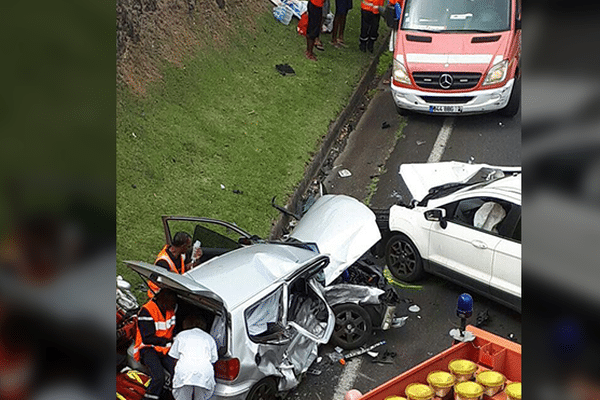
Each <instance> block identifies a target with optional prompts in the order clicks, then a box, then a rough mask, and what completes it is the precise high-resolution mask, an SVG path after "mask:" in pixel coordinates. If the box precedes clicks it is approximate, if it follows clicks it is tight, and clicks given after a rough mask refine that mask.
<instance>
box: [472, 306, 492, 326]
mask: <svg viewBox="0 0 600 400" xmlns="http://www.w3.org/2000/svg"><path fill="white" fill-rule="evenodd" d="M489 318H490V315H489V313H488V310H487V309H485V310H483V311H481V312H480V313H479V314H477V319H476V321H475V326H476V327H478V328H479V327H481V326H482V325H484V324H485V323H486V322H487V320H488V319H489Z"/></svg>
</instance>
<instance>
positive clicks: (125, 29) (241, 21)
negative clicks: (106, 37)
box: [116, 0, 272, 96]
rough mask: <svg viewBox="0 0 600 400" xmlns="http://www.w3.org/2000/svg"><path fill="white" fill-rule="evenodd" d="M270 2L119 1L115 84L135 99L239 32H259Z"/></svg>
mask: <svg viewBox="0 0 600 400" xmlns="http://www.w3.org/2000/svg"><path fill="white" fill-rule="evenodd" d="M271 7H272V3H271V2H270V1H269V0H245V1H242V0H117V37H116V39H117V79H118V80H119V81H120V82H123V83H125V84H126V85H127V86H128V87H129V88H131V90H132V92H133V93H134V94H136V95H139V96H143V95H145V93H146V89H147V87H148V84H150V83H152V82H156V81H158V80H160V79H161V78H162V75H161V72H160V69H161V65H162V63H164V62H167V63H170V64H172V65H175V66H177V67H182V66H183V65H184V62H185V60H186V59H187V58H188V57H191V56H193V55H194V54H195V53H196V52H197V51H200V50H202V49H204V48H205V47H207V46H209V47H211V48H220V49H224V48H226V47H227V44H228V42H229V38H231V37H232V36H233V35H234V34H236V33H237V32H236V30H237V29H240V28H244V29H249V30H253V29H256V22H255V21H256V20H257V17H258V16H259V15H260V14H262V13H265V12H266V11H267V10H269V9H270V8H271Z"/></svg>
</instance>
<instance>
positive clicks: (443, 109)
mask: <svg viewBox="0 0 600 400" xmlns="http://www.w3.org/2000/svg"><path fill="white" fill-rule="evenodd" d="M462 111H463V108H462V106H429V112H430V113H461V112H462Z"/></svg>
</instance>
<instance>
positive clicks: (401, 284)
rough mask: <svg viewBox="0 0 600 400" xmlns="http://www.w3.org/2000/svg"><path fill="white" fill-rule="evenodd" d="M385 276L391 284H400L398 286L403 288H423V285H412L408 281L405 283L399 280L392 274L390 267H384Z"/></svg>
mask: <svg viewBox="0 0 600 400" xmlns="http://www.w3.org/2000/svg"><path fill="white" fill-rule="evenodd" d="M383 276H384V277H385V280H386V281H387V282H388V283H389V284H390V285H394V286H398V287H400V288H402V289H415V290H421V289H423V286H420V285H410V284H408V283H404V282H402V281H399V280H397V279H396V278H394V277H393V276H392V273H391V272H390V270H389V269H388V268H384V270H383Z"/></svg>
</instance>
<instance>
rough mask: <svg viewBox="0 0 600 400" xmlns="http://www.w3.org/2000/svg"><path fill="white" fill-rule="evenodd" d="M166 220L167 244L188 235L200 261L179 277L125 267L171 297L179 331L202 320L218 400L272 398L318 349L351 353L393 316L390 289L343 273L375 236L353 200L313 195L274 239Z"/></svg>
mask: <svg viewBox="0 0 600 400" xmlns="http://www.w3.org/2000/svg"><path fill="white" fill-rule="evenodd" d="M163 224H164V228H165V235H166V240H167V243H171V239H172V234H174V233H175V232H177V231H182V230H183V231H187V232H190V233H192V232H193V242H195V241H196V240H200V241H201V243H202V250H203V253H204V255H203V259H201V261H202V262H201V264H200V265H199V266H197V267H196V268H194V269H192V270H191V271H188V272H186V273H185V274H183V275H178V274H174V273H171V272H169V271H167V270H165V269H163V268H160V267H156V266H154V265H151V264H148V263H145V262H141V261H125V263H126V264H127V265H128V267H129V268H131V269H133V270H134V271H136V272H138V273H139V274H141V275H142V277H143V278H144V279H150V280H152V281H153V282H155V283H156V284H157V285H158V286H159V287H163V288H164V287H168V288H170V289H173V290H174V291H176V292H177V294H178V298H179V301H178V310H177V321H178V325H177V326H176V331H177V330H178V329H180V326H179V323H180V321H182V320H183V319H184V318H185V316H186V315H187V314H190V313H196V314H200V315H202V316H203V317H204V318H205V319H206V320H208V322H209V326H211V329H210V333H211V335H212V336H213V337H214V338H215V340H216V342H217V347H218V352H219V360H218V361H217V363H216V364H215V371H216V380H217V385H216V388H215V393H214V396H213V397H212V398H214V399H239V400H242V399H245V400H259V399H274V398H275V396H276V395H277V393H278V392H281V391H286V390H289V389H292V388H293V387H295V386H296V385H297V384H298V383H299V380H300V379H301V376H302V374H304V373H305V372H306V371H307V370H308V368H309V366H310V365H311V364H312V362H313V361H314V360H315V358H316V357H317V350H318V346H319V344H323V343H327V342H329V341H330V340H331V341H332V343H334V344H336V345H340V346H342V347H344V348H356V347H359V346H361V345H362V344H364V343H365V342H366V341H367V340H368V339H369V337H370V336H371V333H372V332H373V329H378V328H381V329H387V328H389V327H390V321H389V318H388V319H386V318H384V316H386V315H387V316H389V315H392V314H393V311H394V309H395V306H396V303H397V301H398V296H397V295H396V294H395V292H393V290H383V289H382V288H381V287H377V286H368V285H358V284H353V283H352V282H351V280H350V281H349V280H348V279H346V280H343V279H342V277H341V275H342V274H343V273H344V274H346V271H348V270H349V267H352V266H353V264H356V262H357V260H359V258H360V257H361V256H362V255H363V254H364V253H366V252H367V251H368V250H369V249H370V248H371V247H372V246H373V245H374V244H375V243H377V242H378V241H379V240H380V238H381V234H380V231H379V228H378V227H377V223H376V221H375V215H374V214H373V212H372V211H371V210H370V209H369V208H368V207H366V206H365V205H364V204H362V203H360V202H359V201H358V200H356V199H353V198H351V197H347V196H343V195H325V196H323V197H321V198H319V199H318V200H317V201H316V202H315V203H314V204H313V206H312V207H311V208H310V209H309V210H308V211H307V213H306V214H305V215H304V216H303V217H302V218H301V219H300V221H299V222H298V224H297V225H296V227H295V229H294V230H293V232H292V233H291V234H290V235H289V237H288V238H287V239H285V240H283V241H277V242H268V241H265V240H261V239H260V238H258V237H256V236H252V235H250V234H249V233H247V232H245V231H243V230H242V229H240V228H239V227H237V226H236V225H234V224H231V223H227V222H224V221H218V220H213V219H209V218H196V217H163ZM353 268H354V267H353ZM365 270H366V271H367V272H365V271H362V272H360V273H367V274H368V273H369V271H368V268H366V269H365ZM370 273H373V272H372V271H371V272H370ZM381 277H382V276H381ZM404 320H405V319H399V321H398V320H397V321H396V324H395V325H396V327H397V326H401V325H402V323H403V322H404ZM392 325H393V324H392Z"/></svg>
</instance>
